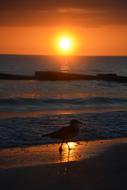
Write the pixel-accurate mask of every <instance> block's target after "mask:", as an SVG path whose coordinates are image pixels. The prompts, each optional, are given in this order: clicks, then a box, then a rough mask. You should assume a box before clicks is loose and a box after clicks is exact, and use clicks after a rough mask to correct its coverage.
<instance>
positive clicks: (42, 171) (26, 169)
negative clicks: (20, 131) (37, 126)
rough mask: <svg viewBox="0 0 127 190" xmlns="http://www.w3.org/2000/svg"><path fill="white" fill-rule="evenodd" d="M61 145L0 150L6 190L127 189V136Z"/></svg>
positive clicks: (1, 178)
mask: <svg viewBox="0 0 127 190" xmlns="http://www.w3.org/2000/svg"><path fill="white" fill-rule="evenodd" d="M70 145H71V147H72V149H71V151H70V153H69V154H68V151H67V147H66V146H65V147H64V150H63V153H62V155H59V153H58V146H59V145H58V144H54V145H43V146H35V147H26V148H14V149H3V150H1V151H0V168H1V169H0V184H1V189H4V190H8V189H9V190H17V189H18V190H20V189H23V190H26V189H32V190H40V189H44V190H45V189H56V190H57V189H85V190H107V189H108V190H109V189H115V190H117V189H118V190H126V189H127V162H126V161H127V151H126V150H127V139H126V138H123V139H114V140H99V141H89V142H80V143H78V144H76V143H70Z"/></svg>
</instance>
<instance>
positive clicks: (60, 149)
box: [59, 143, 63, 152]
mask: <svg viewBox="0 0 127 190" xmlns="http://www.w3.org/2000/svg"><path fill="white" fill-rule="evenodd" d="M62 145H63V143H61V145H60V147H59V152H62Z"/></svg>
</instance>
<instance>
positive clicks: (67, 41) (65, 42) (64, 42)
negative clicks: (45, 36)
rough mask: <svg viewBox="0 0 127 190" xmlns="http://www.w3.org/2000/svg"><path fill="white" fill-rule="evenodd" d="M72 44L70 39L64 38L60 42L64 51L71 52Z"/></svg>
mask: <svg viewBox="0 0 127 190" xmlns="http://www.w3.org/2000/svg"><path fill="white" fill-rule="evenodd" d="M71 45H72V42H71V40H70V39H68V38H62V39H61V40H60V48H61V49H63V50H69V49H70V48H71Z"/></svg>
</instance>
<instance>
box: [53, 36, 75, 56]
mask: <svg viewBox="0 0 127 190" xmlns="http://www.w3.org/2000/svg"><path fill="white" fill-rule="evenodd" d="M73 50H74V40H73V38H72V37H71V36H69V35H63V36H59V37H58V38H57V52H58V51H59V53H60V54H62V55H70V54H72V53H73Z"/></svg>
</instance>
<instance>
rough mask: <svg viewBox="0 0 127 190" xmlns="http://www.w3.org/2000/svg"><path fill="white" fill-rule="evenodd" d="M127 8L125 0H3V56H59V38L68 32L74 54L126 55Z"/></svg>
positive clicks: (0, 43) (0, 45) (0, 51)
mask: <svg viewBox="0 0 127 190" xmlns="http://www.w3.org/2000/svg"><path fill="white" fill-rule="evenodd" d="M54 2H55V3H54ZM100 2H101V3H100ZM126 7H127V3H126V2H125V1H123V0H121V1H115V0H112V2H111V1H109V0H107V1H105V0H104V1H103V3H102V1H99V0H95V1H93V0H89V2H87V1H86V2H83V1H80V0H79V1H78V2H77V1H75V0H74V1H73V4H72V3H71V1H65V3H63V4H62V3H60V2H59V3H58V1H52V0H51V1H50V2H49V1H46V3H44V2H42V1H40V0H36V2H35V1H33V0H31V1H30V0H26V1H24V0H22V1H18V2H17V1H16V0H12V1H11V2H10V1H9V0H5V1H3V0H2V4H1V8H0V54H42V55H54V54H59V53H60V51H59V50H58V48H57V46H58V44H57V42H56V39H57V37H58V36H60V35H62V34H63V33H67V34H69V36H70V37H72V38H73V41H74V50H73V52H72V54H73V55H127V37H126V35H127V19H126V18H127V13H126Z"/></svg>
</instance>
